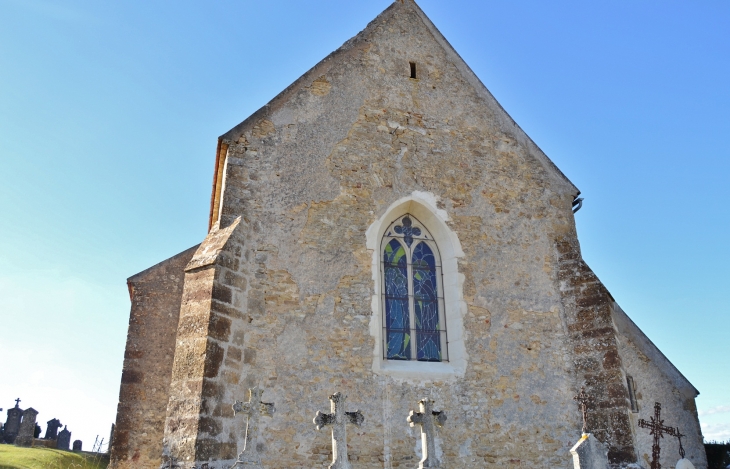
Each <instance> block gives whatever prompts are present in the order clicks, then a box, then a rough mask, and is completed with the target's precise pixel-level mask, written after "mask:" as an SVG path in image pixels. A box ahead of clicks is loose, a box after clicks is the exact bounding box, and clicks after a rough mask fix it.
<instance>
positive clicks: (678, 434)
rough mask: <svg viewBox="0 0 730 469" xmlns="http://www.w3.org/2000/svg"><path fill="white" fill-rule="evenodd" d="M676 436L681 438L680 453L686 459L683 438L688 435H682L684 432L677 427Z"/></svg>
mask: <svg viewBox="0 0 730 469" xmlns="http://www.w3.org/2000/svg"><path fill="white" fill-rule="evenodd" d="M674 436H676V437H677V439H678V440H679V455H680V456H682V459H684V447H682V438H684V437H685V436H687V435H682V432H680V431H679V427H677V428H676V429H675V430H674Z"/></svg>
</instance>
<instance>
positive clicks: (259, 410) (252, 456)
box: [231, 386, 276, 469]
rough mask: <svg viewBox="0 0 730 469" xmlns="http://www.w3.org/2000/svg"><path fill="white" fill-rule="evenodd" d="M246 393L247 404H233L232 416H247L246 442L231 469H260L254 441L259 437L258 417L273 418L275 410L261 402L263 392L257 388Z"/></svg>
mask: <svg viewBox="0 0 730 469" xmlns="http://www.w3.org/2000/svg"><path fill="white" fill-rule="evenodd" d="M248 392H249V398H248V402H246V403H243V402H240V401H236V403H235V404H233V413H234V415H235V414H246V416H248V424H247V425H246V440H245V443H244V447H243V451H242V452H241V454H239V455H238V460H237V461H236V464H234V465H233V466H232V468H233V467H236V466H239V467H250V468H257V469H261V456H259V452H258V450H257V449H256V440H257V439H258V436H259V416H261V415H263V416H265V417H273V416H274V412H276V408H275V407H274V404H272V403H268V402H261V396H262V395H263V394H264V390H263V389H261V388H259V387H258V386H256V387H255V388H253V389H249V390H248ZM232 468H231V469H232Z"/></svg>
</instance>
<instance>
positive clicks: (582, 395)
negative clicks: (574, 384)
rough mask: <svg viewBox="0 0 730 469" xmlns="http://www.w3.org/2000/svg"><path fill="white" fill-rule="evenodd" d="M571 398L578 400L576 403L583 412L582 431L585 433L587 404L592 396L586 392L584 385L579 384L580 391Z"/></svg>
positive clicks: (586, 427)
mask: <svg viewBox="0 0 730 469" xmlns="http://www.w3.org/2000/svg"><path fill="white" fill-rule="evenodd" d="M573 400H574V401H577V402H578V405H579V406H580V411H581V413H582V414H583V431H582V433H583V434H584V435H585V434H586V433H587V432H588V404H590V403H591V401H593V398H592V397H591V396H589V395H588V394H586V388H585V387H584V386H581V388H580V392H579V393H578V395H577V396H575V397H574V398H573Z"/></svg>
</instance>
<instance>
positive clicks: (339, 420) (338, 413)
mask: <svg viewBox="0 0 730 469" xmlns="http://www.w3.org/2000/svg"><path fill="white" fill-rule="evenodd" d="M330 401H331V409H332V413H331V414H323V413H322V412H320V411H317V415H316V416H315V417H314V424H315V425H316V426H317V430H321V429H323V428H324V427H326V426H327V425H331V426H332V464H330V465H329V467H330V469H352V466H351V465H350V459H349V457H348V456H347V424H348V423H351V424H353V425H357V426H358V427H359V426H360V425H362V423H363V422H364V421H365V417H363V415H362V412H360V411H359V410H357V411H355V412H345V402H346V401H347V396H345V395H344V394H342V393H341V392H338V393H335V394H333V395H331V396H330Z"/></svg>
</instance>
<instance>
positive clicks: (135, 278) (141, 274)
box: [127, 244, 200, 283]
mask: <svg viewBox="0 0 730 469" xmlns="http://www.w3.org/2000/svg"><path fill="white" fill-rule="evenodd" d="M198 247H200V244H196V245H195V246H193V247H191V248H188V249H186V250H184V251H182V252H179V253H177V254H175V255H174V256H172V257H168V258H167V259H165V260H164V261H161V262H158V263H157V264H155V265H153V266H152V267H148V268H147V269H145V270H143V271H141V272H138V273H136V274H134V275H132V276H131V277H129V278H128V279H127V283H134V282H137V281H140V280H142V277H144V276H145V275H146V274H148V273H149V272H152V271H153V270H156V269H158V268H160V267H162V266H163V265H165V264H168V263H170V262H172V261H174V260H176V259H179V258H180V257H184V256H188V257H193V253H194V252H195V251H197V250H198Z"/></svg>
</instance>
